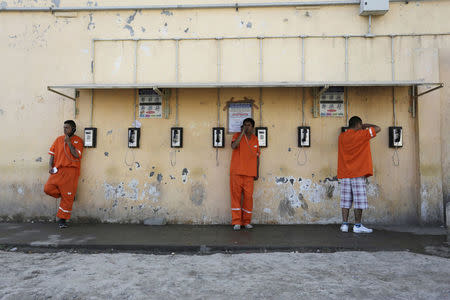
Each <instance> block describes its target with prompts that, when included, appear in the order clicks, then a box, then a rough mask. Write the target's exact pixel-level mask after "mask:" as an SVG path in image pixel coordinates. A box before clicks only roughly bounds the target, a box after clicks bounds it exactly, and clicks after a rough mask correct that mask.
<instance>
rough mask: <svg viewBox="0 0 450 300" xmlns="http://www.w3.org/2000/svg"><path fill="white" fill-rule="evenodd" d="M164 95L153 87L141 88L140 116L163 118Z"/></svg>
mask: <svg viewBox="0 0 450 300" xmlns="http://www.w3.org/2000/svg"><path fill="white" fill-rule="evenodd" d="M161 98H162V97H161V96H160V95H158V94H157V93H156V92H155V91H154V90H153V89H140V90H139V118H143V119H152V118H162V101H161V100H162V99H161Z"/></svg>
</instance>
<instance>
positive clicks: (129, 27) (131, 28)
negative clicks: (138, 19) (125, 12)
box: [123, 25, 134, 36]
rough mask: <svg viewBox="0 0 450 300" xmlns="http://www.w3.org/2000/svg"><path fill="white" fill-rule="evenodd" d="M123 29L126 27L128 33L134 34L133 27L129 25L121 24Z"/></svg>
mask: <svg viewBox="0 0 450 300" xmlns="http://www.w3.org/2000/svg"><path fill="white" fill-rule="evenodd" d="M123 29H128V31H129V32H130V35H131V36H134V29H133V27H131V26H130V25H125V26H123Z"/></svg>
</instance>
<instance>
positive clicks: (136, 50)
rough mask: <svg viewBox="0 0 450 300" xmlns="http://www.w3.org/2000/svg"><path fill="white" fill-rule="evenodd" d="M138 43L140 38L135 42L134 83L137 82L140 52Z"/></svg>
mask: <svg viewBox="0 0 450 300" xmlns="http://www.w3.org/2000/svg"><path fill="white" fill-rule="evenodd" d="M138 43H139V40H136V43H135V44H134V83H137V72H138V70H137V54H138Z"/></svg>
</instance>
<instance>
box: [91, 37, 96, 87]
mask: <svg viewBox="0 0 450 300" xmlns="http://www.w3.org/2000/svg"><path fill="white" fill-rule="evenodd" d="M91 51H92V53H91V73H92V83H95V72H94V68H95V40H92V42H91Z"/></svg>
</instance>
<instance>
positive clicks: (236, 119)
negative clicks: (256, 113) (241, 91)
mask: <svg viewBox="0 0 450 300" xmlns="http://www.w3.org/2000/svg"><path fill="white" fill-rule="evenodd" d="M251 117H252V104H251V103H230V104H229V105H228V132H230V133H232V132H241V125H242V121H244V120H245V119H246V118H251Z"/></svg>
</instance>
